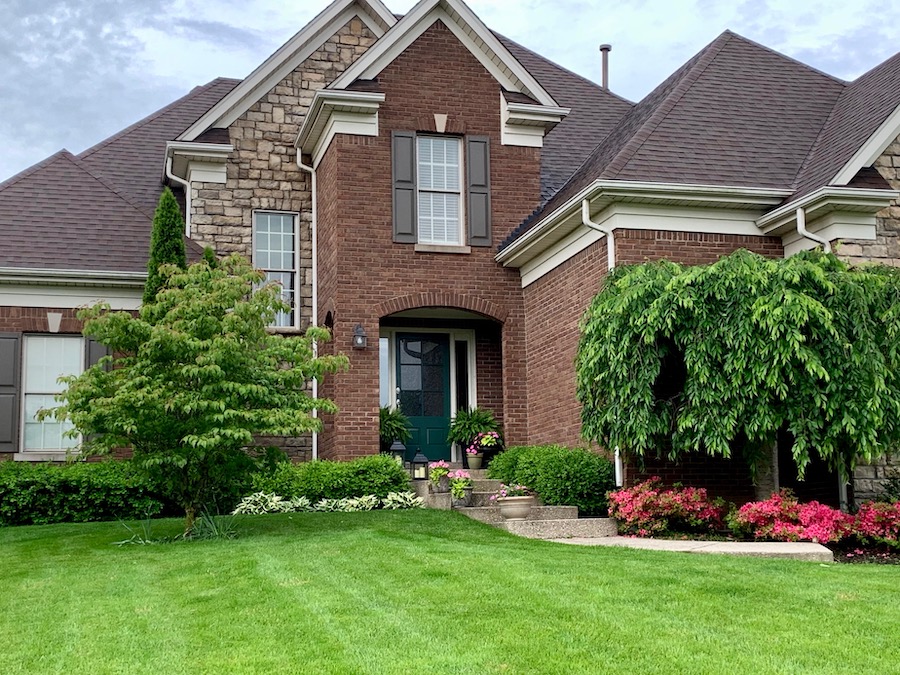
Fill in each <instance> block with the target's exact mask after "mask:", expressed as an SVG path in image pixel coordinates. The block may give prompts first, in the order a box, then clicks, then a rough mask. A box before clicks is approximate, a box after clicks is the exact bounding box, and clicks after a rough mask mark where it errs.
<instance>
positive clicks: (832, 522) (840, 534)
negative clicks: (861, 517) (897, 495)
mask: <svg viewBox="0 0 900 675" xmlns="http://www.w3.org/2000/svg"><path fill="white" fill-rule="evenodd" d="M731 526H732V529H734V530H735V532H736V533H738V534H743V535H749V536H752V537H753V538H754V539H769V540H774V541H814V542H816V543H819V544H825V543H829V542H838V541H841V540H842V539H846V538H847V537H849V536H851V535H853V534H854V518H853V516H851V515H850V514H847V513H844V512H842V511H840V510H839V509H833V508H831V507H830V506H826V505H825V504H821V503H819V502H816V501H812V502H806V503H805V504H801V503H800V502H798V501H797V498H796V497H795V496H794V495H793V493H792V492H791V491H790V490H781V491H780V492H777V493H775V494H773V495H772V496H771V497H769V499H766V500H765V501H761V502H749V503H747V504H744V505H743V506H742V507H741V508H740V509H738V510H737V512H736V513H735V514H734V515H733V517H732V518H731Z"/></svg>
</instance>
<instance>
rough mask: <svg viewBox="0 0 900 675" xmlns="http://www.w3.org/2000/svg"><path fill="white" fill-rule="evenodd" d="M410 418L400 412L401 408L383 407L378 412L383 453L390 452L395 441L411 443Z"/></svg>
mask: <svg viewBox="0 0 900 675" xmlns="http://www.w3.org/2000/svg"><path fill="white" fill-rule="evenodd" d="M411 426H412V425H411V424H410V421H409V418H408V417H407V416H406V415H404V414H403V413H402V412H400V408H391V407H390V406H383V407H382V408H381V410H379V411H378V438H379V440H380V441H381V452H389V451H390V448H391V444H392V443H393V442H394V441H400V442H401V443H404V444H406V443H409V440H410V438H412V436H411V435H410V433H409V429H410V427H411Z"/></svg>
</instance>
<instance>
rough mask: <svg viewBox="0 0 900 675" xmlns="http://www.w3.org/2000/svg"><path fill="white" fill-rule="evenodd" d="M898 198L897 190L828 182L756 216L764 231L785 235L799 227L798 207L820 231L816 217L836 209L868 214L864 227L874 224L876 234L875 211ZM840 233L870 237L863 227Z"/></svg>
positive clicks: (815, 229)
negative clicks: (849, 232) (856, 186)
mask: <svg viewBox="0 0 900 675" xmlns="http://www.w3.org/2000/svg"><path fill="white" fill-rule="evenodd" d="M898 198H900V192H898V191H897V190H864V189H860V188H848V187H832V186H825V187H822V188H819V189H818V190H816V191H814V192H810V193H809V194H807V195H804V196H803V197H801V198H800V199H796V200H794V201H791V202H788V203H787V204H784V205H783V206H780V207H778V208H777V209H775V210H773V211H770V212H769V213H766V214H765V215H763V216H761V217H759V218H758V219H757V220H756V224H757V226H758V227H759V229H760V232H762V233H763V234H774V235H781V236H784V235H787V234H790V232H795V231H796V230H797V209H798V208H803V209H804V210H805V211H806V219H807V222H808V223H809V224H810V225H811V227H810V228H809V230H810V232H817V231H818V227H816V225H815V221H816V220H818V219H820V218H822V217H823V216H825V215H827V214H830V213H834V212H839V213H845V214H857V215H859V214H864V215H866V216H868V218H867V219H866V223H867V225H866V226H865V227H867V228H871V229H872V233H871V234H872V235H873V236H874V228H875V218H874V215H875V213H877V212H878V211H880V210H881V209H883V208H885V207H887V206H890V203H891V200H893V199H898ZM851 222H852V223H855V224H856V226H860V224H859V220H858V219H855V218H852V219H850V220H849V221H847V224H848V225H849V224H851ZM841 236H842V237H848V238H853V239H869V238H870V237H869V236H867V234H866V232H864V231H863V230H860V231H859V232H857V233H855V234H851V235H848V234H843V235H841ZM810 243H811V242H810Z"/></svg>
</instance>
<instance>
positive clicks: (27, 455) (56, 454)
mask: <svg viewBox="0 0 900 675" xmlns="http://www.w3.org/2000/svg"><path fill="white" fill-rule="evenodd" d="M78 454H79V453H78V452H66V451H65V450H55V451H54V450H41V451H37V450H36V451H34V452H17V453H15V454H14V455H13V461H14V462H65V461H66V460H67V459H68V458H69V457H72V456H78Z"/></svg>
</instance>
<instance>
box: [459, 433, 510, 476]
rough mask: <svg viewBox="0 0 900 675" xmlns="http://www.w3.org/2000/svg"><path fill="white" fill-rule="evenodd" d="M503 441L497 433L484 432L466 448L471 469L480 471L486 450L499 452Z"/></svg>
mask: <svg viewBox="0 0 900 675" xmlns="http://www.w3.org/2000/svg"><path fill="white" fill-rule="evenodd" d="M501 443H502V441H501V440H500V434H499V433H498V432H496V431H482V432H480V433H479V434H478V435H477V436H475V438H473V439H472V442H471V443H470V444H469V445H468V447H466V457H467V459H468V461H469V468H470V469H480V468H481V460H482V458H483V457H484V453H485V450H487V449H488V448H491V449H492V450H499V449H500V445H501Z"/></svg>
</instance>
